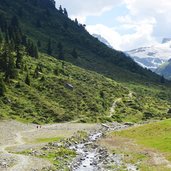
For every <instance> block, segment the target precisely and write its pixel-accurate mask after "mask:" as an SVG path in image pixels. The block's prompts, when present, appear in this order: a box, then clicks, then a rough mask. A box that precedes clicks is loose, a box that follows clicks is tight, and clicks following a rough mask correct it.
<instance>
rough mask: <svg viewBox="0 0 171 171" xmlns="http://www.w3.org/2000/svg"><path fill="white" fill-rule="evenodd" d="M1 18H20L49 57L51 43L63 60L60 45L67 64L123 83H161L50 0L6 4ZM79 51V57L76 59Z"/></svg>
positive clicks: (7, 1)
mask: <svg viewBox="0 0 171 171" xmlns="http://www.w3.org/2000/svg"><path fill="white" fill-rule="evenodd" d="M0 12H1V15H4V16H6V18H10V17H12V16H14V15H17V16H18V18H19V20H20V22H21V24H22V27H23V30H24V32H25V33H26V35H27V36H29V37H30V38H32V39H33V40H34V41H35V42H37V41H39V49H40V50H41V51H42V52H45V53H47V49H48V42H50V43H51V51H52V52H51V53H50V55H53V56H54V57H56V58H61V56H60V52H59V48H58V47H59V46H58V45H59V43H61V44H62V47H63V49H64V50H63V53H64V57H63V58H65V60H66V61H69V62H71V63H73V64H75V65H78V66H80V67H83V68H86V69H90V70H93V71H96V72H99V73H102V74H104V75H106V76H109V77H111V78H114V79H116V80H121V81H132V82H133V81H141V82H144V81H143V80H146V81H154V82H156V81H159V80H160V77H159V76H157V75H156V74H153V73H152V72H150V71H148V70H145V69H143V68H141V67H140V66H139V65H138V64H136V63H135V62H134V61H133V60H132V59H131V58H129V57H127V56H126V55H125V54H124V53H122V52H118V51H115V50H113V49H110V48H108V47H107V46H106V45H104V44H103V43H101V42H99V41H98V40H97V39H96V38H94V37H92V36H91V35H90V34H89V33H88V32H87V31H86V30H85V28H84V25H80V24H79V23H78V22H77V20H76V21H75V22H74V21H71V20H70V19H69V18H68V17H67V15H65V14H63V12H61V11H60V10H56V9H55V5H54V2H53V1H50V0H43V1H40V0H30V1H23V0H16V1H10V0H5V1H3V3H1V4H0ZM73 49H76V52H77V54H78V55H77V57H76V58H75V57H73V55H72V52H73Z"/></svg>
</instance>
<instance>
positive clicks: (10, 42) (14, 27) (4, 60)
mask: <svg viewBox="0 0 171 171" xmlns="http://www.w3.org/2000/svg"><path fill="white" fill-rule="evenodd" d="M24 55H29V56H31V57H34V58H38V56H39V55H38V49H37V46H36V45H35V44H34V43H33V42H32V41H31V40H29V39H28V38H27V37H26V36H25V35H24V34H23V33H22V30H21V27H20V25H19V21H18V19H17V17H16V16H14V17H12V18H11V20H9V21H8V20H7V19H6V18H5V17H4V16H3V15H0V71H1V73H4V74H1V75H0V96H2V95H4V92H5V84H4V81H5V82H9V81H10V79H15V78H17V75H18V70H19V69H21V70H23V69H24V62H23V56H24ZM26 81H27V83H28V75H27V76H26Z"/></svg>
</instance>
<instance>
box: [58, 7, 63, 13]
mask: <svg viewBox="0 0 171 171" xmlns="http://www.w3.org/2000/svg"><path fill="white" fill-rule="evenodd" d="M59 12H60V13H61V14H63V9H62V5H60V6H59Z"/></svg>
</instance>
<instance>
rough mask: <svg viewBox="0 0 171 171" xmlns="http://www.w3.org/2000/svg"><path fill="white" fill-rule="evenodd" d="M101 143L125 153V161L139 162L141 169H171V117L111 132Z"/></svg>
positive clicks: (109, 148)
mask: <svg viewBox="0 0 171 171" xmlns="http://www.w3.org/2000/svg"><path fill="white" fill-rule="evenodd" d="M99 143H100V144H101V145H102V146H104V147H107V149H108V150H109V151H110V152H111V153H118V154H124V161H125V163H132V164H137V165H138V168H139V169H140V171H169V170H171V169H170V168H168V167H167V162H166V160H168V161H171V147H170V143H171V120H170V119H168V120H164V121H158V122H153V123H150V124H145V125H142V126H138V127H132V128H129V129H127V130H122V131H115V132H111V133H109V134H107V136H106V137H105V138H103V139H102V140H101V141H100V142H99ZM155 156H157V157H155ZM156 159H157V161H156ZM165 159H166V160H165ZM158 160H160V162H161V163H160V162H159V161H158ZM156 162H157V163H156Z"/></svg>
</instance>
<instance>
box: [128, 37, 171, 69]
mask: <svg viewBox="0 0 171 171" xmlns="http://www.w3.org/2000/svg"><path fill="white" fill-rule="evenodd" d="M126 53H127V54H129V55H130V56H131V57H132V58H133V59H134V60H135V61H136V62H137V63H138V64H140V65H141V66H142V67H145V68H148V69H151V70H152V71H155V70H156V69H157V68H158V67H159V66H160V65H162V64H164V63H165V62H167V61H168V60H169V59H170V58H171V42H170V41H166V40H164V43H163V44H159V45H155V46H151V47H142V48H138V49H134V50H131V51H128V52H126Z"/></svg>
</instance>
